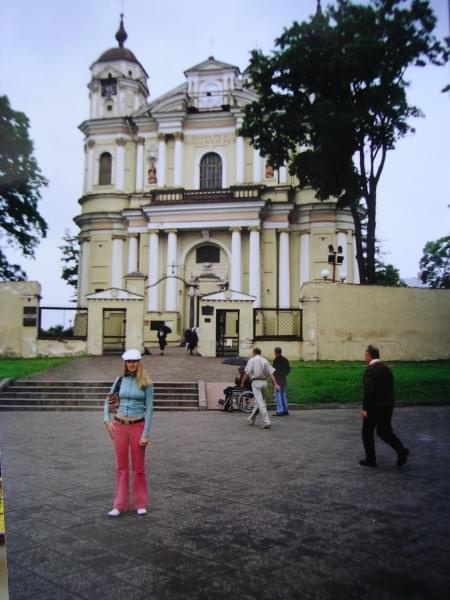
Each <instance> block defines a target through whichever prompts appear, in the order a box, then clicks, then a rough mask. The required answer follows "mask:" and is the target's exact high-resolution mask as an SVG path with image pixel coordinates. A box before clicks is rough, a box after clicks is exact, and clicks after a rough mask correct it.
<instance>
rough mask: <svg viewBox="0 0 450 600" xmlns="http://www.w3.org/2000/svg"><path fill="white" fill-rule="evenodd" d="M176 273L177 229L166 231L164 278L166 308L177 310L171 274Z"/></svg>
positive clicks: (175, 282) (173, 280) (175, 290)
mask: <svg viewBox="0 0 450 600" xmlns="http://www.w3.org/2000/svg"><path fill="white" fill-rule="evenodd" d="M176 274H177V231H176V229H169V230H168V231H167V275H168V277H167V279H166V310H167V311H176V310H177V279H176V278H175V277H171V275H176Z"/></svg>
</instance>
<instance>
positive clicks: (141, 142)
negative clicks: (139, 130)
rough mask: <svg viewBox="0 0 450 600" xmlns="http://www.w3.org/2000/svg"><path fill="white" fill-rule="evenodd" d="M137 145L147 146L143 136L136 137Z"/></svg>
mask: <svg viewBox="0 0 450 600" xmlns="http://www.w3.org/2000/svg"><path fill="white" fill-rule="evenodd" d="M136 144H139V145H143V144H145V138H143V137H141V136H137V137H136Z"/></svg>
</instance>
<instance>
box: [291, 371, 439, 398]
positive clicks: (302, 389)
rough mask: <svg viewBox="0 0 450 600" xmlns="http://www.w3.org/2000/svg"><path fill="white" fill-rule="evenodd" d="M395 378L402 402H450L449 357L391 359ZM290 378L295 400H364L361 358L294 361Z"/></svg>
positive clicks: (396, 391)
mask: <svg viewBox="0 0 450 600" xmlns="http://www.w3.org/2000/svg"><path fill="white" fill-rule="evenodd" d="M388 364H389V366H390V367H391V369H392V372H393V374H394V378H395V396H396V400H397V401H398V402H411V403H415V402H417V403H418V402H423V403H427V402H428V403H433V402H436V401H438V402H450V377H449V373H450V364H449V363H448V361H427V362H389V363H388ZM291 366H292V369H291V372H290V374H289V378H288V398H289V402H290V403H292V404H310V403H312V404H316V403H317V404H320V403H337V404H348V403H361V401H362V375H363V372H364V369H365V364H364V363H363V362H362V361H361V362H360V363H359V362H325V361H323V362H311V363H310V362H294V363H291Z"/></svg>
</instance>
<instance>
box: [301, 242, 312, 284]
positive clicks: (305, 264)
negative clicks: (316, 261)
mask: <svg viewBox="0 0 450 600" xmlns="http://www.w3.org/2000/svg"><path fill="white" fill-rule="evenodd" d="M309 244H310V235H309V233H302V234H301V235H300V257H299V265H300V289H301V287H302V285H303V284H304V283H306V282H307V281H310V279H311V274H310V269H309V264H310V256H309Z"/></svg>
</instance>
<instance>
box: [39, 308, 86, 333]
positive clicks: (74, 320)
mask: <svg viewBox="0 0 450 600" xmlns="http://www.w3.org/2000/svg"><path fill="white" fill-rule="evenodd" d="M87 328H88V311H87V308H82V307H80V306H69V307H62V306H41V307H40V308H39V321H38V338H39V339H41V340H42V339H58V340H67V339H73V340H85V339H87Z"/></svg>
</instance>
